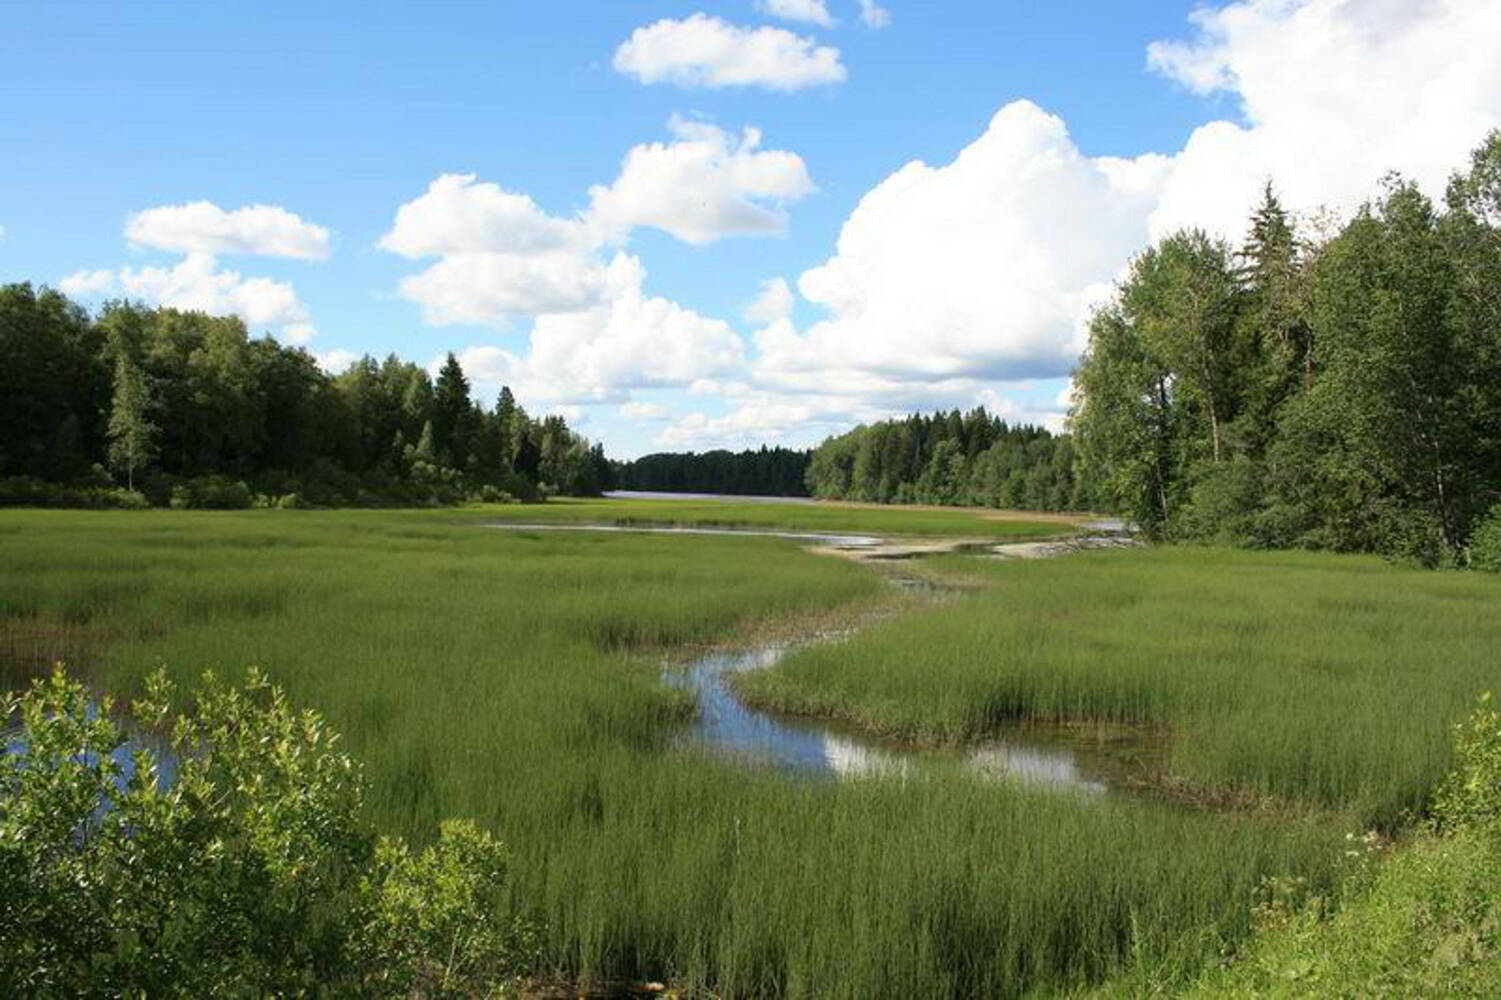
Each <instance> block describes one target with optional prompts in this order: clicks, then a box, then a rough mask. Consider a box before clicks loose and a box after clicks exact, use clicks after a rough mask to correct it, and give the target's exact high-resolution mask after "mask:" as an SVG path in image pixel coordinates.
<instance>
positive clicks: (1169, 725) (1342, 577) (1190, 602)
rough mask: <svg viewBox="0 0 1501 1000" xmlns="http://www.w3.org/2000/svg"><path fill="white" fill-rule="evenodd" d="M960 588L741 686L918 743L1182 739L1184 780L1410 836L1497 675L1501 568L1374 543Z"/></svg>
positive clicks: (955, 568) (794, 707) (1154, 556)
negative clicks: (1029, 736) (1460, 733)
mask: <svg viewBox="0 0 1501 1000" xmlns="http://www.w3.org/2000/svg"><path fill="white" fill-rule="evenodd" d="M929 565H930V567H932V568H935V569H938V570H942V571H944V572H947V573H949V574H950V575H954V576H958V577H962V578H965V579H967V580H969V581H970V582H971V583H972V584H973V585H974V587H973V589H972V590H971V591H970V592H969V593H968V594H967V595H966V596H965V598H964V599H963V600H961V601H957V602H952V603H948V604H944V605H941V606H937V607H931V608H927V609H923V610H919V611H914V612H913V613H911V614H908V615H904V616H903V617H902V618H901V620H900V621H899V622H889V623H884V624H880V625H877V626H875V627H872V628H870V629H867V630H864V631H862V632H861V633H860V634H859V635H857V636H855V637H853V638H851V639H850V640H849V641H847V642H842V643H838V644H829V645H821V646H816V647H812V648H809V649H807V650H804V651H802V652H800V653H798V654H796V655H794V656H792V657H790V658H788V659H787V660H785V661H783V662H782V663H781V664H780V665H779V666H778V667H776V668H775V669H773V670H769V671H763V672H758V673H756V674H751V675H746V676H744V677H743V678H741V681H742V684H741V687H742V690H743V692H744V693H745V694H746V695H747V696H749V697H750V698H751V699H752V700H754V701H758V702H761V703H764V704H769V705H774V706H776V707H779V708H782V709H785V710H789V711H795V712H802V713H810V714H821V715H832V716H840V717H845V718H849V719H852V720H855V721H857V722H859V723H860V724H861V725H863V726H865V727H868V728H870V729H873V730H876V731H879V732H884V733H888V734H891V735H893V736H897V737H903V738H908V739H920V740H926V741H930V742H964V741H970V740H975V739H980V738H983V737H985V736H987V735H991V734H993V733H996V732H998V731H1004V730H1005V729H1006V728H1007V727H1011V726H1016V725H1018V724H1020V725H1027V724H1052V723H1060V722H1061V723H1086V724H1089V723H1097V724H1109V725H1112V726H1117V727H1120V726H1125V727H1128V728H1129V727H1142V728H1145V729H1147V730H1149V731H1152V732H1154V733H1157V734H1165V735H1166V737H1167V739H1168V740H1169V743H1170V747H1171V755H1170V762H1169V765H1168V771H1169V773H1168V774H1167V775H1165V776H1164V777H1165V779H1166V781H1167V782H1168V783H1169V784H1170V790H1172V791H1175V792H1177V793H1180V794H1186V795H1189V796H1191V797H1200V798H1207V799H1212V800H1238V801H1240V802H1253V803H1254V802H1257V801H1261V800H1268V799H1270V800H1282V801H1290V802H1292V803H1298V804H1302V805H1305V806H1310V807H1314V808H1328V809H1336V810H1353V811H1354V812H1355V813H1356V815H1358V816H1359V818H1360V821H1361V822H1362V823H1366V824H1375V825H1378V826H1381V827H1384V828H1388V829H1391V828H1395V827H1397V826H1399V825H1400V824H1401V823H1402V822H1403V821H1404V819H1405V818H1407V817H1410V816H1411V815H1412V814H1415V813H1417V812H1419V811H1420V810H1421V809H1422V808H1423V806H1424V804H1425V800H1426V797H1427V795H1428V792H1429V790H1430V789H1431V788H1432V787H1433V785H1434V783H1435V782H1436V781H1437V780H1438V779H1439V778H1440V777H1441V776H1442V775H1443V774H1444V773H1445V772H1446V771H1447V770H1448V769H1449V767H1450V765H1451V754H1450V748H1449V744H1448V729H1447V727H1448V726H1449V725H1450V724H1451V723H1453V722H1455V721H1457V720H1458V719H1459V718H1461V717H1462V716H1463V715H1464V714H1465V711H1466V710H1467V708H1468V707H1469V706H1470V704H1471V703H1472V702H1473V699H1474V698H1475V696H1476V695H1477V694H1479V693H1480V692H1482V691H1488V690H1493V689H1496V687H1497V685H1498V683H1501V659H1498V657H1497V650H1498V649H1501V579H1497V578H1496V577H1494V576H1491V575H1488V574H1467V573H1453V572H1450V573H1436V572H1431V571H1425V570H1420V569H1407V568H1400V567H1397V566H1393V565H1391V564H1388V563H1385V562H1383V561H1381V560H1379V559H1376V558H1374V557H1365V556H1329V555H1321V554H1314V553H1298V552H1279V553H1258V552H1248V551H1239V550H1214V549H1201V548H1189V547H1172V548H1158V549H1151V550H1146V551H1125V552H1122V551H1113V552H1089V553H1080V554H1076V555H1072V556H1070V557H1068V558H1067V559H1058V560H1052V561H1048V562H1042V563H1028V564H1021V563H1014V562H1001V561H989V560H975V559H961V558H955V557H947V558H945V559H943V560H934V561H932V562H931V563H930V564H929Z"/></svg>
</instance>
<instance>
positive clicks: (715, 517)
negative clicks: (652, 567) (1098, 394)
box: [487, 498, 1075, 541]
mask: <svg viewBox="0 0 1501 1000" xmlns="http://www.w3.org/2000/svg"><path fill="white" fill-rule="evenodd" d="M487 510H488V511H489V516H493V518H494V519H495V520H506V521H519V522H522V523H527V524H556V523H581V522H582V523H596V524H621V525H630V524H635V525H653V524H677V525H701V526H706V527H733V528H764V529H771V530H785V531H809V532H819V531H828V532H855V533H863V534H872V535H880V536H882V537H889V536H902V535H947V536H958V537H969V538H995V539H997V540H1000V541H1009V540H1016V539H1024V538H1037V537H1045V536H1048V535H1058V534H1070V533H1072V531H1073V530H1075V529H1074V526H1073V524H1072V523H1071V522H1070V521H1069V520H1067V519H1065V518H1060V517H1058V516H1057V515H1049V514H1028V513H1026V512H1018V511H995V510H986V509H983V508H963V509H961V508H931V507H924V508H913V507H892V506H877V505H873V504H869V505H868V504H842V503H756V502H754V501H726V500H656V499H637V498H620V499H613V498H601V499H592V500H573V499H560V500H550V501H548V502H547V503H545V504H528V505H511V506H505V507H495V508H487Z"/></svg>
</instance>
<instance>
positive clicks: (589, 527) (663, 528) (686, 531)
mask: <svg viewBox="0 0 1501 1000" xmlns="http://www.w3.org/2000/svg"><path fill="white" fill-rule="evenodd" d="M485 527H487V528H499V529H500V530H502V531H601V532H606V533H608V534H632V535H720V536H729V537H731V538H734V537H742V538H786V539H791V540H792V541H794V542H812V543H814V544H817V545H828V546H832V547H834V548H844V549H868V548H872V547H874V546H877V545H880V544H881V539H879V538H875V537H873V536H871V535H845V534H833V533H829V532H818V531H777V530H774V529H770V528H703V527H687V526H684V527H676V526H667V525H645V524H513V523H509V522H506V523H498V524H487V525H485Z"/></svg>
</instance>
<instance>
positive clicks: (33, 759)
mask: <svg viewBox="0 0 1501 1000" xmlns="http://www.w3.org/2000/svg"><path fill="white" fill-rule="evenodd" d="M172 700H173V691H172V687H171V685H170V684H169V683H168V682H167V680H166V677H165V675H164V674H162V673H158V674H155V675H153V676H152V678H151V679H150V680H149V681H148V683H147V685H146V696H145V698H143V699H142V700H141V701H139V702H137V703H136V705H135V706H134V709H133V712H132V714H131V715H129V716H127V721H126V725H129V726H133V727H136V730H135V731H137V732H139V733H140V734H141V735H139V736H138V737H136V738H133V739H132V738H130V737H128V735H127V734H128V732H129V731H130V730H127V729H126V728H124V727H123V726H122V724H121V723H118V722H116V721H115V719H114V718H113V717H112V714H111V712H112V707H113V706H112V705H111V703H110V702H109V700H108V699H106V700H104V701H103V702H102V703H100V704H99V705H98V706H95V705H94V704H93V703H92V702H91V701H90V699H89V695H88V693H87V692H86V691H85V689H84V688H83V687H82V685H80V684H78V683H77V682H76V681H74V680H72V679H70V678H69V677H68V676H67V675H66V674H65V673H64V672H63V671H62V670H61V669H59V670H58V671H57V672H56V673H54V674H53V675H52V676H51V677H50V678H48V679H46V680H41V681H37V682H35V683H34V684H33V685H32V687H31V689H30V691H29V692H27V693H25V694H23V695H19V696H14V697H11V696H8V697H7V698H6V700H5V702H4V703H3V705H0V708H3V710H4V713H3V714H4V715H6V716H10V715H12V714H14V715H17V716H19V718H20V721H21V728H20V729H19V731H18V732H17V733H16V734H15V735H14V737H13V743H12V746H11V748H10V752H8V753H6V754H5V755H4V756H3V757H0V988H3V989H4V990H5V992H6V993H7V994H17V995H19V994H27V995H36V994H72V995H83V994H108V995H120V994H137V993H139V994H142V995H151V996H209V995H226V994H236V995H237V994H247V993H257V994H279V995H287V994H299V993H306V992H315V991H324V990H333V991H335V992H360V993H366V994H380V995H390V996H407V995H411V994H412V992H413V991H414V990H422V991H424V992H425V993H427V994H460V993H469V992H472V991H474V990H476V989H483V988H487V987H489V986H491V985H492V984H495V983H497V982H499V981H501V980H503V979H505V978H508V977H512V976H514V975H516V974H517V973H518V972H519V971H520V970H522V969H523V968H524V967H525V965H526V963H527V961H528V960H529V958H530V955H529V953H528V950H527V949H528V941H529V938H528V937H527V933H526V932H525V931H524V929H523V928H521V927H520V926H519V925H518V926H513V925H511V924H508V923H502V922H501V921H500V919H499V918H498V917H497V909H496V907H495V906H494V902H495V900H497V899H498V898H499V897H500V894H501V893H502V891H503V889H504V884H505V877H506V872H505V865H504V859H505V855H504V852H503V850H502V849H501V847H500V845H499V844H497V843H496V842H495V841H494V840H493V839H491V838H490V837H489V836H488V835H486V834H483V833H481V832H479V831H478V830H476V829H475V828H474V827H473V826H471V825H469V824H466V823H450V824H445V825H444V827H443V831H442V836H441V838H440V839H439V841H438V842H437V843H436V844H434V845H432V846H430V847H428V848H427V849H425V850H424V851H422V852H421V853H420V854H418V855H415V856H414V855H412V854H411V853H410V852H409V850H408V848H407V847H406V845H405V844H403V843H401V842H399V841H394V840H390V839H382V840H380V841H377V839H376V837H375V836H374V834H373V833H372V832H371V831H370V830H369V828H368V827H367V826H366V825H365V820H364V818H363V815H362V808H363V794H364V793H363V784H362V780H361V778H360V772H359V769H358V767H357V766H356V765H355V763H354V761H353V760H352V759H351V758H350V757H349V756H348V755H346V754H344V753H341V752H339V750H338V749H337V744H338V737H337V735H336V734H335V733H333V731H332V730H330V729H329V727H328V726H327V724H326V723H325V722H324V721H323V720H322V718H321V717H319V716H318V715H317V714H316V713H313V712H310V711H302V712H298V711H295V710H293V709H292V708H291V707H290V705H289V704H288V702H287V700H286V698H285V696H284V695H283V694H282V692H281V691H280V690H279V689H277V688H274V687H272V686H271V685H270V684H269V683H268V682H267V681H266V680H265V678H264V677H262V676H260V675H259V674H256V673H252V674H251V677H250V680H249V683H248V684H247V685H246V687H245V688H244V689H237V688H233V687H229V686H227V685H224V684H222V683H221V682H219V681H217V680H215V679H214V678H213V677H212V675H209V676H207V677H206V678H205V681H204V686H203V688H202V690H201V691H200V692H199V693H198V694H197V696H196V698H195V700H194V703H193V704H192V706H191V708H190V709H189V710H188V711H185V712H183V713H182V714H175V713H174V707H173V704H172ZM165 732H170V736H165V735H163V736H161V737H158V736H156V735H153V734H158V733H165ZM159 739H160V740H163V741H164V745H158V740H159Z"/></svg>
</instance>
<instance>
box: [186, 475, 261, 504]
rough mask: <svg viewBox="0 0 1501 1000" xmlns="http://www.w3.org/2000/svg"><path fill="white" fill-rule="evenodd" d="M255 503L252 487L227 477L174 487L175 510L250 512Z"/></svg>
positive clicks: (213, 477)
mask: <svg viewBox="0 0 1501 1000" xmlns="http://www.w3.org/2000/svg"><path fill="white" fill-rule="evenodd" d="M254 503H255V496H254V494H252V493H251V492H250V487H248V486H246V485H245V484H244V483H243V482H239V481H237V480H233V479H229V478H227V477H225V476H203V477H201V478H199V479H189V480H188V481H186V482H183V483H179V484H178V485H176V486H174V487H172V499H171V503H170V504H169V506H171V507H172V509H173V510H249V509H250V508H251V507H252V506H254Z"/></svg>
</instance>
